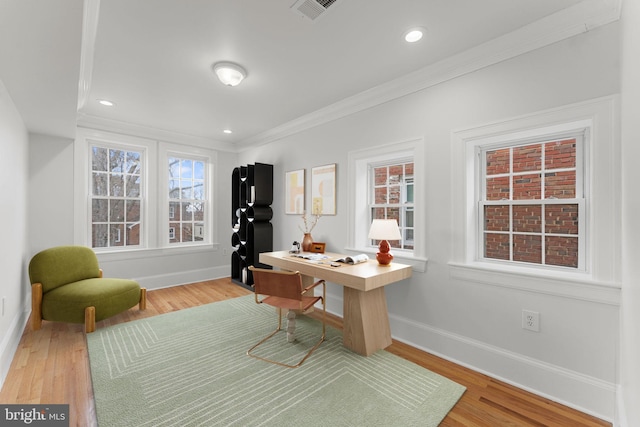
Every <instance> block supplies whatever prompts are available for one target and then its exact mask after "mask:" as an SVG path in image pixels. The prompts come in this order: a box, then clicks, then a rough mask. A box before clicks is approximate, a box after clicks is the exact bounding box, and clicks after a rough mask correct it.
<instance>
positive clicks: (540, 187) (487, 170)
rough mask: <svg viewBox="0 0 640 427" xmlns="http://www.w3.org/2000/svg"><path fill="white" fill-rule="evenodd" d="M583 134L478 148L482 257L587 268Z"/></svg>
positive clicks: (480, 251)
mask: <svg viewBox="0 0 640 427" xmlns="http://www.w3.org/2000/svg"><path fill="white" fill-rule="evenodd" d="M582 145H583V137H582V136H581V135H575V136H572V137H565V138H557V139H556V138H551V139H545V140H544V141H542V142H535V143H525V144H523V143H517V142H516V143H511V144H509V145H507V146H505V145H501V146H500V147H494V146H487V147H481V148H480V163H481V166H482V168H481V169H482V172H481V174H482V176H481V179H480V183H481V194H480V201H479V212H478V217H479V221H480V227H478V228H479V231H480V238H479V244H480V248H479V257H480V258H481V259H484V260H501V261H510V262H523V263H529V264H539V265H544V266H557V267H567V268H574V269H584V260H585V256H584V244H583V242H584V239H585V236H584V233H585V232H584V229H585V225H584V224H585V219H584V218H585V209H584V207H585V199H584V189H583V179H582V178H581V177H582V161H581V159H582V155H581V152H582Z"/></svg>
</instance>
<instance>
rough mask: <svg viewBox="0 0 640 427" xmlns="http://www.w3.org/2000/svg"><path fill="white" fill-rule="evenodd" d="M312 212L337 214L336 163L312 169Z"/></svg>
mask: <svg viewBox="0 0 640 427" xmlns="http://www.w3.org/2000/svg"><path fill="white" fill-rule="evenodd" d="M311 213H312V214H313V215H335V214H336V164H335V163H333V164H330V165H324V166H316V167H314V168H312V169H311Z"/></svg>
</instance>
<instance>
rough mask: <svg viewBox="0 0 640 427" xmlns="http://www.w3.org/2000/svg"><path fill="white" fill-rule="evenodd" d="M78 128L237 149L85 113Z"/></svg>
mask: <svg viewBox="0 0 640 427" xmlns="http://www.w3.org/2000/svg"><path fill="white" fill-rule="evenodd" d="M77 126H78V127H82V128H88V129H94V130H101V131H105V132H113V133H121V134H124V135H131V136H137V137H140V138H147V139H153V140H157V141H163V142H171V143H174V144H182V145H192V146H196V147H202V148H207V149H216V150H219V151H228V152H233V153H236V152H237V151H238V150H237V147H236V146H235V145H234V144H231V143H229V142H224V141H218V140H215V139H210V138H205V137H202V136H197V135H189V134H186V133H181V132H174V131H169V130H164V129H159V128H155V127H150V126H143V125H139V124H134V123H130V122H123V121H120V120H114V119H106V118H104V117H98V116H92V115H89V114H85V113H78V115H77Z"/></svg>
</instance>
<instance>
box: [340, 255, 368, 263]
mask: <svg viewBox="0 0 640 427" xmlns="http://www.w3.org/2000/svg"><path fill="white" fill-rule="evenodd" d="M334 261H335V262H344V263H345V264H360V263H362V262H367V261H369V257H368V256H367V254H359V255H354V256H346V257H342V258H338V259H336V260H334Z"/></svg>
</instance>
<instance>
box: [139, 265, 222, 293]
mask: <svg viewBox="0 0 640 427" xmlns="http://www.w3.org/2000/svg"><path fill="white" fill-rule="evenodd" d="M230 269H231V267H230V266H228V265H226V266H219V267H210V268H203V269H200V270H189V271H180V272H177V273H171V274H160V275H157V276H145V277H135V278H133V280H135V281H137V282H138V283H140V286H141V287H143V288H147V290H152V289H162V288H169V287H171V286H178V285H187V284H189V283H197V282H204V281H207V280H213V279H220V278H223V277H229V271H231V270H230Z"/></svg>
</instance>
